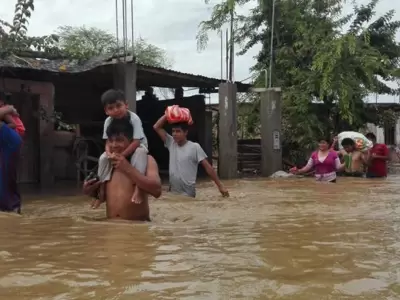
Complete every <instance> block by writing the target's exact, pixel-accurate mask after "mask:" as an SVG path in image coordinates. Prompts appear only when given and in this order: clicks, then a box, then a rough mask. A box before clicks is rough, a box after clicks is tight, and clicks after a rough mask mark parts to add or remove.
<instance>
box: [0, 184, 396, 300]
mask: <svg viewBox="0 0 400 300" xmlns="http://www.w3.org/2000/svg"><path fill="white" fill-rule="evenodd" d="M397 180H398V178H395V177H393V178H390V179H388V180H386V181H379V180H376V181H371V180H365V179H364V180H363V179H354V180H351V179H347V178H346V179H341V178H340V181H339V182H338V183H337V184H317V183H315V182H314V180H313V179H301V180H297V179H293V180H292V179H288V180H281V181H265V180H247V181H246V180H242V181H235V182H231V183H230V184H228V187H229V188H230V191H231V194H232V197H231V198H230V199H223V198H221V197H220V196H218V195H217V190H216V189H215V187H214V186H212V185H211V184H203V185H202V187H201V188H199V193H198V194H199V195H198V199H196V200H193V199H188V198H185V197H176V196H170V195H166V196H164V198H163V200H159V201H152V203H151V204H152V219H153V220H154V222H153V223H151V224H131V223H127V222H110V221H105V220H104V216H105V213H104V210H103V209H100V210H90V209H89V207H88V202H87V199H86V198H82V197H76V198H63V199H51V200H46V201H44V200H43V201H34V202H30V203H26V204H25V206H24V213H25V214H24V216H23V217H19V216H14V215H6V214H2V215H0V227H1V228H2V231H1V241H3V242H2V245H1V248H0V261H1V267H0V295H1V296H2V299H3V298H4V299H29V300H31V299H32V300H36V299H37V300H39V299H56V300H57V299H59V300H62V299H68V300H69V299H144V300H146V299H196V300H197V299H200V300H201V299H283V300H285V299H296V300H303V299H304V300H312V299H315V300H321V299H335V300H336V299H340V300H341V299H367V300H369V299H371V300H372V299H373V300H376V299H390V300H391V299H393V300H394V299H400V272H399V271H398V270H399V269H400V268H399V267H400V240H399V234H398V227H399V222H398V221H399V213H400V206H399V205H398V203H397V195H398V193H399V192H400V187H399V186H398V185H397V183H396V182H397ZM229 185H230V186H229Z"/></svg>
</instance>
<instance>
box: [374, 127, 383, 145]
mask: <svg viewBox="0 0 400 300" xmlns="http://www.w3.org/2000/svg"><path fill="white" fill-rule="evenodd" d="M376 142H377V143H379V144H384V143H385V130H384V129H383V127H379V126H377V127H376Z"/></svg>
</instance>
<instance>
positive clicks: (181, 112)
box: [165, 105, 193, 125]
mask: <svg viewBox="0 0 400 300" xmlns="http://www.w3.org/2000/svg"><path fill="white" fill-rule="evenodd" d="M165 116H166V117H167V121H168V123H170V124H174V123H182V122H185V123H188V124H189V125H192V124H193V120H192V115H191V114H190V110H189V109H187V108H185V107H180V106H179V105H172V106H168V107H167V109H166V110H165Z"/></svg>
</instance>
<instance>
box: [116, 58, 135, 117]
mask: <svg viewBox="0 0 400 300" xmlns="http://www.w3.org/2000/svg"><path fill="white" fill-rule="evenodd" d="M136 75H137V66H136V63H134V62H128V63H123V62H121V63H118V64H115V65H114V88H115V89H120V90H122V91H123V92H124V93H125V97H126V100H127V101H128V106H129V109H130V110H131V111H133V112H136Z"/></svg>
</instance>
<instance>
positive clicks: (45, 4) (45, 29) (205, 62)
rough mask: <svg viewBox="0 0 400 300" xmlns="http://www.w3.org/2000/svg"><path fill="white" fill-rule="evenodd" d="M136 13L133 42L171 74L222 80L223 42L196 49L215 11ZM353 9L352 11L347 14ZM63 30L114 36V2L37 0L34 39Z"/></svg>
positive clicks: (158, 2)
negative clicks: (143, 44) (157, 51)
mask: <svg viewBox="0 0 400 300" xmlns="http://www.w3.org/2000/svg"><path fill="white" fill-rule="evenodd" d="M271 1H272V0H271ZM120 2H121V1H120ZM128 2H130V1H129V0H128ZM214 2H218V0H214ZM254 2H256V1H254ZM348 2H349V3H350V2H351V1H348ZM357 2H358V3H366V2H368V1H365V0H357ZM15 3H16V1H15V0H0V7H1V9H0V18H3V19H5V20H8V21H12V17H13V13H14V5H15ZM134 8H135V12H134V24H135V36H136V37H139V36H141V37H143V38H145V39H146V40H147V41H148V42H149V43H152V44H154V45H157V46H159V47H161V48H163V49H165V50H166V51H167V53H168V55H169V56H170V57H171V59H172V60H173V62H174V63H173V69H175V70H177V71H181V72H187V73H192V74H199V75H204V76H209V77H217V78H219V77H220V73H221V70H220V59H221V58H220V40H219V38H218V36H217V34H216V33H215V34H214V33H211V34H210V43H209V45H208V47H207V49H206V50H204V51H202V52H200V53H199V52H197V48H196V33H197V30H198V24H199V23H200V22H201V21H203V20H206V19H207V18H208V17H209V16H210V13H211V6H210V5H205V4H204V0H134ZM350 9H351V6H350V5H348V7H347V9H346V10H349V11H350ZM389 9H395V10H396V11H397V12H396V16H395V18H397V19H400V1H398V0H381V1H380V4H379V6H378V14H383V13H384V12H386V11H388V10H389ZM245 10H246V8H245ZM61 25H72V26H80V25H86V26H96V27H99V28H102V29H106V30H108V31H110V32H115V1H112V0H35V11H34V13H33V15H32V18H31V20H30V25H29V34H30V35H45V34H49V33H52V32H54V31H55V30H56V29H57V27H58V26H61ZM398 38H400V35H398ZM258 50H259V47H258V46H257V47H255V48H254V49H252V50H251V51H249V52H248V53H247V54H246V55H245V56H239V57H236V58H235V80H243V79H245V78H248V77H249V76H250V72H249V68H250V67H251V66H252V65H254V63H255V61H254V55H255V54H256V53H257V52H258ZM394 100H395V99H394V97H393V96H386V97H382V98H381V99H380V101H381V102H382V101H384V102H393V101H394Z"/></svg>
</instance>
